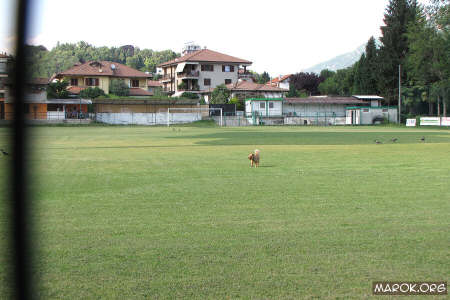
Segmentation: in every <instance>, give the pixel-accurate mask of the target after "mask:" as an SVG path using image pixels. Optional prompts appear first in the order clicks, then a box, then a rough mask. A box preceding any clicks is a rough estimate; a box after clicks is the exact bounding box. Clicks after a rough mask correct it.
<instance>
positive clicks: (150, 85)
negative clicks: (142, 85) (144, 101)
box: [147, 80, 162, 94]
mask: <svg viewBox="0 0 450 300" xmlns="http://www.w3.org/2000/svg"><path fill="white" fill-rule="evenodd" d="M160 88H162V83H161V82H160V81H159V80H148V81H147V91H149V92H150V93H152V94H154V93H155V89H160Z"/></svg>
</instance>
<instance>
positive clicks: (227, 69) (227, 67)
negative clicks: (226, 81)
mask: <svg viewBox="0 0 450 300" xmlns="http://www.w3.org/2000/svg"><path fill="white" fill-rule="evenodd" d="M222 72H234V66H230V65H222Z"/></svg>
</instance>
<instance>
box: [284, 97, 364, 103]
mask: <svg viewBox="0 0 450 300" xmlns="http://www.w3.org/2000/svg"><path fill="white" fill-rule="evenodd" d="M285 101H286V103H288V104H289V103H291V104H295V103H306V104H312V103H317V104H367V101H362V100H358V99H356V98H354V97H328V96H316V97H314V96H312V97H307V98H286V99H285Z"/></svg>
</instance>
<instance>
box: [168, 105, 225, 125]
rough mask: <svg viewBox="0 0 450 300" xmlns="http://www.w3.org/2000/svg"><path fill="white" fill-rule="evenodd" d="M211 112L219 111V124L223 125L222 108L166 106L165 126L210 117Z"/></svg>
mask: <svg viewBox="0 0 450 300" xmlns="http://www.w3.org/2000/svg"><path fill="white" fill-rule="evenodd" d="M211 112H219V113H220V119H219V126H223V109H222V108H212V107H210V108H206V107H186V108H181V107H169V108H167V119H166V121H167V126H170V125H173V124H179V123H191V122H194V121H199V120H202V119H203V118H204V117H210V116H211Z"/></svg>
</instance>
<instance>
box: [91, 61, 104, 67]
mask: <svg viewBox="0 0 450 300" xmlns="http://www.w3.org/2000/svg"><path fill="white" fill-rule="evenodd" d="M89 65H90V66H91V67H96V68H101V67H102V64H101V63H100V62H99V61H93V62H91V63H90V64H89Z"/></svg>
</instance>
